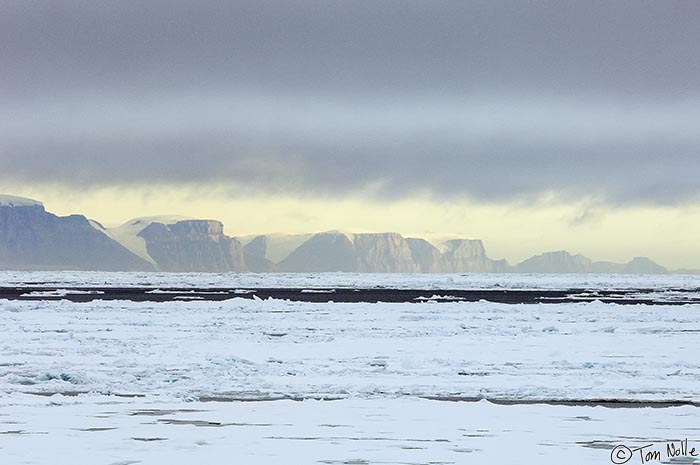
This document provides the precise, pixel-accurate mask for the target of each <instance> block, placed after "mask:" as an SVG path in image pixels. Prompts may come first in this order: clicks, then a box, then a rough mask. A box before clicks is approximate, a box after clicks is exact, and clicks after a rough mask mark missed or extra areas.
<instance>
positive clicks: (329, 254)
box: [279, 231, 508, 273]
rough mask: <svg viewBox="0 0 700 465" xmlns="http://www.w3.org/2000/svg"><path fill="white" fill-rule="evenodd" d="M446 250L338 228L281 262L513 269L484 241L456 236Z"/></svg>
mask: <svg viewBox="0 0 700 465" xmlns="http://www.w3.org/2000/svg"><path fill="white" fill-rule="evenodd" d="M442 247H443V251H441V250H440V249H438V248H437V247H435V246H433V245H432V244H430V243H429V242H428V241H426V240H424V239H417V238H409V239H406V238H404V237H403V236H401V235H400V234H397V233H377V234H347V233H342V232H337V231H332V232H325V233H320V234H316V235H314V236H312V237H311V238H310V239H309V240H307V241H306V242H304V243H303V244H301V245H300V246H299V247H298V248H297V249H295V250H294V251H292V252H291V253H290V254H289V256H287V257H286V258H285V259H284V260H282V261H281V262H280V263H279V267H280V269H281V270H283V271H302V272H321V271H346V272H355V273H413V272H425V273H434V272H444V273H452V272H483V273H499V272H506V271H508V264H507V263H506V261H505V260H500V261H497V260H491V259H490V258H488V257H487V256H486V250H485V249H484V246H483V243H482V242H481V241H478V240H467V239H457V240H451V241H447V242H445V243H444V244H442Z"/></svg>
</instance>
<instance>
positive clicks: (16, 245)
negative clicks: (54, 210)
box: [0, 205, 153, 271]
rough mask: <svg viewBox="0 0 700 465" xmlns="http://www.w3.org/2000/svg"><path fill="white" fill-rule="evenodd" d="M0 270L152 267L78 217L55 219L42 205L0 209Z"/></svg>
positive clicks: (127, 269)
mask: <svg viewBox="0 0 700 465" xmlns="http://www.w3.org/2000/svg"><path fill="white" fill-rule="evenodd" d="M0 269H5V270H47V271H50V270H83V271H152V270H153V266H152V265H151V264H150V263H148V262H147V261H145V260H143V259H142V258H140V257H138V256H136V255H134V254H133V253H132V252H130V251H129V250H128V249H126V248H124V247H123V246H122V245H121V244H119V243H118V242H116V241H114V240H113V239H111V238H110V237H108V236H107V235H106V234H104V233H102V232H100V231H97V230H96V229H94V228H93V227H92V226H91V225H90V223H89V221H88V220H87V218H85V217H84V216H81V215H71V216H65V217H58V216H56V215H53V214H51V213H48V212H46V210H44V207H43V206H41V205H31V206H4V205H3V206H0Z"/></svg>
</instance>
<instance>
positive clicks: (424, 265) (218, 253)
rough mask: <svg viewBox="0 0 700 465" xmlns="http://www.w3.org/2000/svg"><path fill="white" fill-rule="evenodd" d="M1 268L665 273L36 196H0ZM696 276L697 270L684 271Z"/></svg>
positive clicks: (561, 254) (643, 262)
mask: <svg viewBox="0 0 700 465" xmlns="http://www.w3.org/2000/svg"><path fill="white" fill-rule="evenodd" d="M0 269H5V270H62V269H74V270H105V271H112V270H123V271H151V270H158V271H173V272H242V271H252V272H263V273H267V272H278V271H283V272H336V271H340V272H354V273H413V272H421V273H508V272H516V273H629V274H663V273H668V270H667V269H666V268H664V267H663V266H661V265H659V264H657V263H655V262H653V261H652V260H650V259H648V258H645V257H636V258H634V259H633V260H631V261H630V262H629V263H624V264H620V263H612V262H605V261H599V262H594V261H592V260H591V259H589V258H587V257H584V256H582V255H572V254H570V253H569V252H566V251H563V250H562V251H556V252H546V253H543V254H540V255H536V256H534V257H530V258H528V259H527V260H525V261H523V262H521V263H519V264H517V265H515V266H513V267H511V266H510V265H509V264H508V263H507V262H506V261H505V260H493V259H491V258H489V257H488V255H487V254H486V249H485V247H484V244H483V242H482V241H480V240H475V239H452V240H448V241H445V242H442V243H440V244H438V245H437V246H435V245H433V244H431V243H430V242H428V241H427V240H425V239H421V238H415V237H411V238H405V237H403V236H402V235H401V234H398V233H391V232H387V233H362V234H353V233H347V232H341V231H329V232H323V233H318V234H268V235H258V236H247V237H242V238H240V240H239V239H237V238H233V237H229V236H227V235H226V234H224V232H223V224H222V223H221V222H219V221H216V220H203V219H193V218H186V217H182V216H155V217H144V218H136V219H133V220H131V221H128V222H127V223H125V224H123V225H121V226H119V227H116V228H111V229H107V228H104V227H103V226H102V225H101V224H100V223H98V222H96V221H91V220H88V219H87V218H85V217H84V216H81V215H71V216H66V217H57V216H55V215H53V214H51V213H48V212H46V211H45V210H44V206H43V204H41V203H40V202H37V201H34V200H31V199H25V198H21V197H14V196H9V195H4V196H3V195H0ZM682 271H684V272H687V273H700V271H698V270H682Z"/></svg>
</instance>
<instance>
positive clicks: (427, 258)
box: [406, 237, 441, 273]
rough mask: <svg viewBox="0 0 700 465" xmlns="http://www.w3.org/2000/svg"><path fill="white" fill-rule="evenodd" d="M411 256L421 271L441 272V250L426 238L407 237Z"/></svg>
mask: <svg viewBox="0 0 700 465" xmlns="http://www.w3.org/2000/svg"><path fill="white" fill-rule="evenodd" d="M406 243H407V244H408V248H409V249H411V257H412V258H413V262H414V263H415V264H416V267H417V268H418V271H419V272H420V273H438V272H440V255H441V254H440V250H438V248H437V247H435V246H434V245H433V244H431V243H430V242H428V241H426V240H425V239H418V238H415V237H409V238H407V239H406Z"/></svg>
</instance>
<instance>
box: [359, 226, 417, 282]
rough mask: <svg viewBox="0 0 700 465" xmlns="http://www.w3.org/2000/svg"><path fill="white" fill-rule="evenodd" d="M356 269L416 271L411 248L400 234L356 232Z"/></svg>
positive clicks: (375, 271)
mask: <svg viewBox="0 0 700 465" xmlns="http://www.w3.org/2000/svg"><path fill="white" fill-rule="evenodd" d="M352 243H353V245H354V249H355V250H354V251H355V269H354V271H357V272H358V273H415V272H416V271H418V265H417V264H416V262H415V261H413V255H412V253H411V248H410V247H409V245H408V242H406V239H404V238H403V236H401V235H400V234H396V233H380V234H354V235H353V236H352Z"/></svg>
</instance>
